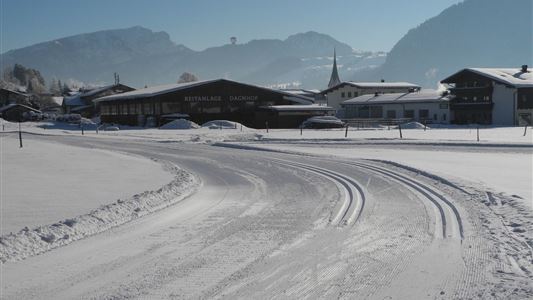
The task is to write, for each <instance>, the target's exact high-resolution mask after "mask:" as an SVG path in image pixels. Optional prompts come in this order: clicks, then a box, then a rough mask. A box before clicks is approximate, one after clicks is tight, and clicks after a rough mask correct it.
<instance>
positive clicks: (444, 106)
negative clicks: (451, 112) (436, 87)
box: [439, 103, 448, 109]
mask: <svg viewBox="0 0 533 300" xmlns="http://www.w3.org/2000/svg"><path fill="white" fill-rule="evenodd" d="M439 108H440V109H448V103H441V104H439Z"/></svg>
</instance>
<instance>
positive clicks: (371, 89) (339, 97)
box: [322, 81, 420, 109]
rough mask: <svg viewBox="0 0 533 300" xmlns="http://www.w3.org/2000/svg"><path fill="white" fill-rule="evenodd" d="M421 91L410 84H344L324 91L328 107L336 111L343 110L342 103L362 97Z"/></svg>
mask: <svg viewBox="0 0 533 300" xmlns="http://www.w3.org/2000/svg"><path fill="white" fill-rule="evenodd" d="M418 90H420V86H418V85H416V84H412V83H408V82H351V81H346V82H342V83H340V84H338V85H336V86H334V87H331V88H329V89H327V90H324V91H322V94H323V95H325V96H326V101H327V105H328V106H331V107H333V108H335V109H339V108H341V103H342V102H344V101H346V100H348V99H352V98H355V97H358V96H362V95H368V94H371V95H374V94H376V93H379V94H386V93H408V92H410V91H411V92H413V91H418Z"/></svg>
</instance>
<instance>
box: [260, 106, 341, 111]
mask: <svg viewBox="0 0 533 300" xmlns="http://www.w3.org/2000/svg"><path fill="white" fill-rule="evenodd" d="M261 108H267V109H271V110H275V111H302V110H305V111H331V110H335V109H334V108H333V107H331V106H320V105H272V106H261Z"/></svg>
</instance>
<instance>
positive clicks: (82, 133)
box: [81, 124, 85, 135]
mask: <svg viewBox="0 0 533 300" xmlns="http://www.w3.org/2000/svg"><path fill="white" fill-rule="evenodd" d="M81 135H85V132H83V124H81Z"/></svg>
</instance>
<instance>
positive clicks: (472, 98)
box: [455, 96, 490, 102]
mask: <svg viewBox="0 0 533 300" xmlns="http://www.w3.org/2000/svg"><path fill="white" fill-rule="evenodd" d="M455 99H457V100H459V101H462V102H490V96H458V97H457V98H455Z"/></svg>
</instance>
